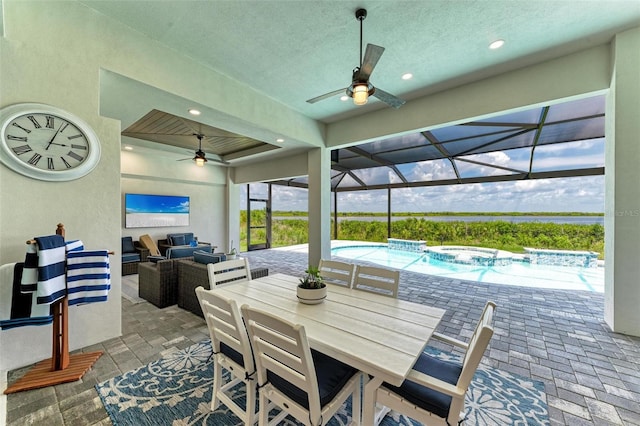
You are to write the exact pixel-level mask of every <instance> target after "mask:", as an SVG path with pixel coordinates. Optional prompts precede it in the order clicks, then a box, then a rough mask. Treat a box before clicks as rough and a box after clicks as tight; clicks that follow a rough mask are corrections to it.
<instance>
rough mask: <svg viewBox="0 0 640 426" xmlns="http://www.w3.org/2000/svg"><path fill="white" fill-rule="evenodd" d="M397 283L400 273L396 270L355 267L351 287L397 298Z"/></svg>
mask: <svg viewBox="0 0 640 426" xmlns="http://www.w3.org/2000/svg"><path fill="white" fill-rule="evenodd" d="M399 282H400V271H398V270H397V269H385V268H377V267H375V266H362V265H357V266H356V271H355V273H354V275H353V285H352V287H353V288H354V289H356V290H364V291H369V292H371V293H376V294H382V295H384V296H390V297H398V285H399Z"/></svg>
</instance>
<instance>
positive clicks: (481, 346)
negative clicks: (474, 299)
mask: <svg viewBox="0 0 640 426" xmlns="http://www.w3.org/2000/svg"><path fill="white" fill-rule="evenodd" d="M495 309H496V304H495V303H494V302H487V304H486V305H485V307H484V310H483V311H482V315H481V316H480V320H479V321H478V323H477V324H476V328H475V330H474V332H473V334H472V335H471V338H470V339H469V346H468V347H467V351H466V353H465V355H464V359H463V360H462V373H461V374H460V378H459V379H458V386H459V387H462V388H465V389H466V388H467V387H468V386H469V384H470V383H471V380H472V379H473V375H474V374H475V372H476V369H477V368H478V365H479V364H480V361H481V360H482V356H483V355H484V352H485V350H486V349H487V346H488V345H489V341H490V340H491V337H492V336H493V317H494V312H495Z"/></svg>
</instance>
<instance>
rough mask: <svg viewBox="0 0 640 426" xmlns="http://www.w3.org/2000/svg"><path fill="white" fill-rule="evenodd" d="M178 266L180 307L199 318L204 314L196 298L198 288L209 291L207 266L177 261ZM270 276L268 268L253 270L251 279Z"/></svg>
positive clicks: (184, 260)
mask: <svg viewBox="0 0 640 426" xmlns="http://www.w3.org/2000/svg"><path fill="white" fill-rule="evenodd" d="M177 264H178V306H179V307H180V308H182V309H186V310H188V311H190V312H193V313H194V314H196V315H198V316H201V317H202V316H204V315H203V314H202V308H200V302H199V301H198V297H197V296H196V288H197V287H200V286H202V287H204V288H206V289H209V273H208V271H207V265H206V264H204V263H198V262H194V261H193V260H186V259H177ZM267 275H269V269H267V268H253V269H251V278H253V279H256V278H260V277H266V276H267Z"/></svg>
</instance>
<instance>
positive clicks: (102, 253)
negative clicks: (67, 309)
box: [67, 250, 111, 306]
mask: <svg viewBox="0 0 640 426" xmlns="http://www.w3.org/2000/svg"><path fill="white" fill-rule="evenodd" d="M109 289H111V273H110V269H109V253H108V252H107V250H82V251H71V252H69V253H67V292H68V297H69V305H70V306H71V305H78V304H81V303H95V302H104V301H106V300H107V294H108V292H109Z"/></svg>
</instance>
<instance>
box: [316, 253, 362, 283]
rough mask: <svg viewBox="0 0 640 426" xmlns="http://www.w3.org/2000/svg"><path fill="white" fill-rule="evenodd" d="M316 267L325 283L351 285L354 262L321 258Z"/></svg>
mask: <svg viewBox="0 0 640 426" xmlns="http://www.w3.org/2000/svg"><path fill="white" fill-rule="evenodd" d="M318 269H319V270H320V276H321V277H322V278H323V280H324V282H325V283H328V284H335V285H341V286H344V287H351V282H352V281H353V273H354V272H355V265H354V264H352V263H346V262H340V261H337V260H325V259H321V260H320V264H319V265H318Z"/></svg>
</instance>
